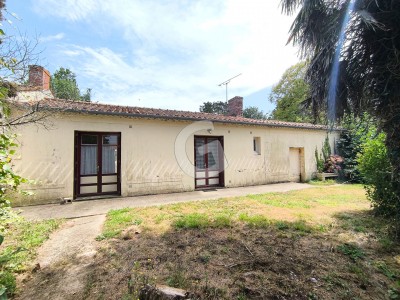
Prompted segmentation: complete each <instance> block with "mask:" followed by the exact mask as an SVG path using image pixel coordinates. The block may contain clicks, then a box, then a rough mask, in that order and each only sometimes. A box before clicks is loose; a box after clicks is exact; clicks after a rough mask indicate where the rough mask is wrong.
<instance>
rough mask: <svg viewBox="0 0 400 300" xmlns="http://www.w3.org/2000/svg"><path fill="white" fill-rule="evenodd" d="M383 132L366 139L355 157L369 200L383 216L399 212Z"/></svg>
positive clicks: (397, 197)
mask: <svg viewBox="0 0 400 300" xmlns="http://www.w3.org/2000/svg"><path fill="white" fill-rule="evenodd" d="M385 138H386V136H385V134H384V133H380V134H378V135H377V136H376V138H372V139H367V140H366V141H365V142H364V144H363V145H362V151H361V153H359V155H358V157H357V162H358V169H359V171H360V174H361V176H362V178H363V181H364V183H365V188H366V191H367V195H368V198H369V200H371V202H372V205H373V206H374V207H375V209H376V211H377V212H378V213H380V214H382V215H385V216H395V215H396V214H398V213H399V210H400V202H399V195H396V194H395V193H394V192H393V186H392V184H393V182H392V167H391V164H390V161H389V157H388V153H387V150H386V146H385Z"/></svg>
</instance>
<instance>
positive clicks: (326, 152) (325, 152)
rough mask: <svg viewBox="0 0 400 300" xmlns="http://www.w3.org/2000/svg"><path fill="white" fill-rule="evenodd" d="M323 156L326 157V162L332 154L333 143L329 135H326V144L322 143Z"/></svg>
mask: <svg viewBox="0 0 400 300" xmlns="http://www.w3.org/2000/svg"><path fill="white" fill-rule="evenodd" d="M321 151H322V156H323V158H324V162H326V161H327V160H328V159H329V156H330V155H331V154H332V149H331V145H330V143H329V137H328V135H327V136H326V137H325V141H324V144H323V145H322V150H321Z"/></svg>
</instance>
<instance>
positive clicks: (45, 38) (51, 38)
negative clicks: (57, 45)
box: [39, 32, 65, 43]
mask: <svg viewBox="0 0 400 300" xmlns="http://www.w3.org/2000/svg"><path fill="white" fill-rule="evenodd" d="M64 36H65V34H64V33H62V32H60V33H57V34H55V35H48V36H43V37H40V38H39V42H41V43H46V42H52V41H59V40H62V39H63V38H64Z"/></svg>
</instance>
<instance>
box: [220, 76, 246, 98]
mask: <svg viewBox="0 0 400 300" xmlns="http://www.w3.org/2000/svg"><path fill="white" fill-rule="evenodd" d="M240 75H242V73H240V74H238V75H236V76H234V77H232V78H230V79H228V80H226V81H224V82H222V83H220V84H218V86H222V85H225V94H226V102H228V83H229V82H231V80H232V79H233V78H236V77H238V76H240Z"/></svg>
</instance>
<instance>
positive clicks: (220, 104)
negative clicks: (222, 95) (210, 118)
mask: <svg viewBox="0 0 400 300" xmlns="http://www.w3.org/2000/svg"><path fill="white" fill-rule="evenodd" d="M227 111H228V103H226V102H225V101H216V102H210V101H207V102H204V103H203V105H201V106H200V112H204V113H209V114H218V115H226V113H227Z"/></svg>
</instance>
